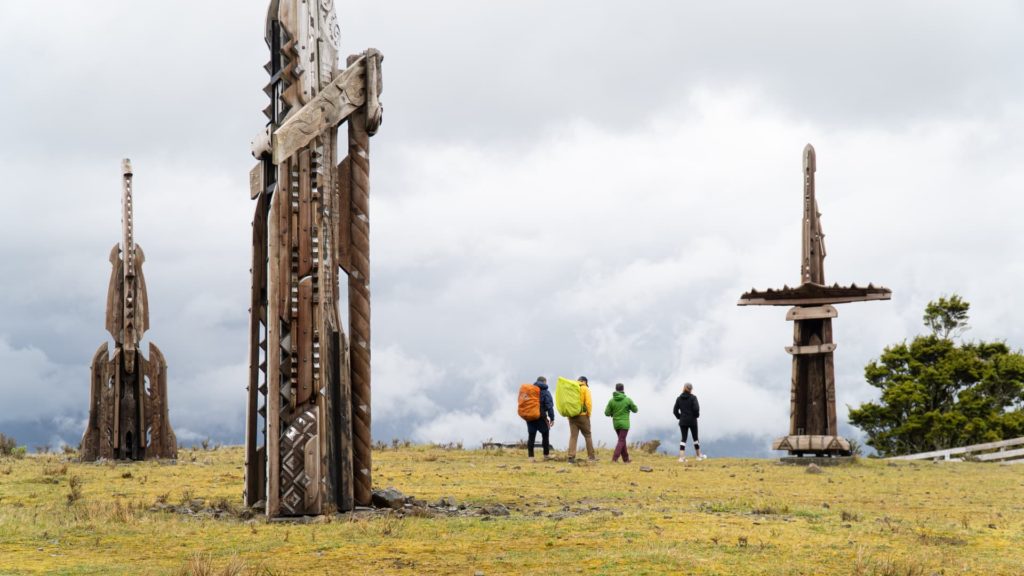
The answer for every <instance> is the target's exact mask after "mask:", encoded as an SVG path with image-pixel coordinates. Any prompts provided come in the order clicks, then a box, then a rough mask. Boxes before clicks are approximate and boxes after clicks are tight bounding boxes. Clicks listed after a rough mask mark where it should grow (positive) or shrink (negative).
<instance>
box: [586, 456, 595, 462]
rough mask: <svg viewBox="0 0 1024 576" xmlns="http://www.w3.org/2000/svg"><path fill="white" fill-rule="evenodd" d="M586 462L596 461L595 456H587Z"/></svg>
mask: <svg viewBox="0 0 1024 576" xmlns="http://www.w3.org/2000/svg"><path fill="white" fill-rule="evenodd" d="M587 462H597V458H593V457H591V458H587Z"/></svg>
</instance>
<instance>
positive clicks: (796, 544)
mask: <svg viewBox="0 0 1024 576" xmlns="http://www.w3.org/2000/svg"><path fill="white" fill-rule="evenodd" d="M243 456H244V455H243V452H242V450H241V449H239V448H222V449H219V450H213V451H188V450H183V451H182V452H181V460H180V461H179V462H178V463H177V464H166V463H154V462H138V463H128V464H122V463H118V464H111V463H103V464H85V463H65V462H63V460H62V459H63V457H62V456H56V455H47V456H29V457H26V458H24V459H22V460H13V459H6V460H2V461H0V574H43V573H46V574H188V573H196V574H202V573H214V574H221V573H223V574H316V575H322V574H360V575H365V574H474V573H475V572H477V571H480V572H483V573H484V574H487V575H494V574H670V573H671V574H680V573H682V574H722V575H727V574H772V575H776V574H783V575H785V574H792V575H797V574H860V575H871V574H876V575H903V576H915V575H922V576H927V575H930V574H944V575H950V574H1006V575H1016V574H1021V573H1024V545H1022V543H1024V466H1000V465H994V464H981V463H943V464H932V463H909V462H901V463H889V462H884V461H872V460H860V461H858V462H855V463H854V464H851V465H846V466H839V467H827V468H824V469H823V473H821V474H808V473H807V472H806V471H805V469H804V468H803V467H797V466H784V465H779V464H777V463H775V462H774V461H770V460H740V459H727V458H723V459H710V460H705V461H702V462H688V463H678V462H676V461H675V458H673V457H669V456H664V455H651V454H643V453H637V454H634V461H633V463H632V464H629V465H623V464H613V463H611V462H610V461H608V460H609V457H610V454H609V453H608V451H606V450H604V451H600V452H599V456H600V458H601V461H600V462H599V463H597V464H595V465H589V466H586V465H577V466H573V465H570V464H567V463H566V462H564V461H554V462H538V463H536V464H531V463H528V462H527V460H526V458H525V454H524V453H523V452H522V451H519V450H509V449H506V450H499V451H484V450H465V451H463V450H451V449H449V450H446V449H442V448H437V447H422V446H413V447H402V446H399V447H398V448H397V449H394V448H388V449H386V450H375V451H374V453H373V457H374V482H375V484H376V485H377V486H379V487H387V486H393V487H395V488H397V489H399V490H401V491H403V492H404V493H405V494H407V495H410V496H415V497H417V498H420V499H423V500H426V501H428V502H432V501H436V500H438V499H439V498H441V497H444V496H448V497H453V498H454V499H455V500H456V501H458V502H462V503H466V504H468V505H471V506H473V505H490V504H496V503H500V504H504V505H505V506H507V507H508V508H509V509H510V511H511V515H510V516H507V517H496V518H493V519H489V520H484V519H483V517H479V516H470V517H447V516H443V517H435V518H419V517H405V518H399V517H397V516H378V517H373V518H367V517H361V518H351V517H347V516H344V515H342V516H329V517H322V518H320V519H318V520H317V521H315V522H312V523H308V524H292V523H268V522H266V520H264V519H263V518H262V517H257V518H255V519H252V520H242V519H240V518H239V517H238V516H237V515H227V516H225V517H222V518H212V517H193V516H188V515H184V514H178V513H173V512H158V511H150V509H151V508H152V507H153V506H154V504H155V503H157V502H158V501H160V500H163V499H166V501H167V502H168V503H171V504H177V503H178V502H181V501H183V500H194V499H203V500H205V501H206V502H207V503H215V502H216V503H218V506H219V507H221V508H224V507H236V508H241V506H242V501H241V500H242V499H241V491H242V479H243V471H242V462H243ZM641 466H647V467H651V468H653V471H651V472H643V471H641V470H640V467H641ZM72 477H75V478H78V479H80V482H81V486H80V492H81V494H80V496H79V497H78V498H77V499H76V500H74V501H73V502H70V503H69V497H68V496H69V494H70V492H71V488H70V482H71V480H70V479H71V478H72ZM210 569H212V570H213V572H207V571H208V570H210Z"/></svg>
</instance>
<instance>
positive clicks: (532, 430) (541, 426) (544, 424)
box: [526, 416, 551, 458]
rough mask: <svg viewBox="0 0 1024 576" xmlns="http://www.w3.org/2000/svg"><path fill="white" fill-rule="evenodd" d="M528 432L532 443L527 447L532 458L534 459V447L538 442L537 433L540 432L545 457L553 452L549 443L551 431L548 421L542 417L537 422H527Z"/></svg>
mask: <svg viewBox="0 0 1024 576" xmlns="http://www.w3.org/2000/svg"><path fill="white" fill-rule="evenodd" d="M526 430H527V432H529V434H530V441H529V443H528V444H527V445H526V451H527V453H528V454H529V455H530V458H533V446H534V443H535V442H536V441H537V432H540V439H541V442H543V444H542V445H543V446H544V455H545V456H547V455H548V453H550V451H551V444H549V443H548V433H549V432H550V430H551V429H550V428H548V421H547V419H546V418H544V417H543V416H541V417H540V418H538V419H536V420H533V421H530V422H527V423H526Z"/></svg>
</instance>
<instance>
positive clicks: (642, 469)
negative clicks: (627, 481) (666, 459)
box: [640, 466, 654, 472]
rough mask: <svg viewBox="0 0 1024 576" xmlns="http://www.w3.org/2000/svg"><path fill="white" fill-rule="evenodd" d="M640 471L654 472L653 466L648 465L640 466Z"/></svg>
mask: <svg viewBox="0 0 1024 576" xmlns="http://www.w3.org/2000/svg"><path fill="white" fill-rule="evenodd" d="M640 471H641V472H654V468H651V467H650V466H641V467H640Z"/></svg>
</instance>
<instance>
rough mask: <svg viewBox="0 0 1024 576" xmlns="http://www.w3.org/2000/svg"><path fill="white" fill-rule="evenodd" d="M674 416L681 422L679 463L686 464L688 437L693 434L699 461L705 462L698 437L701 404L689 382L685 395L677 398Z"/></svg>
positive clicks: (685, 387)
mask: <svg viewBox="0 0 1024 576" xmlns="http://www.w3.org/2000/svg"><path fill="white" fill-rule="evenodd" d="M672 414H674V415H675V417H676V420H679V433H680V434H681V435H682V439H681V440H680V441H679V461H680V462H686V435H687V432H690V433H692V434H693V448H694V450H696V451H697V460H704V459H705V458H707V455H704V454H701V453H700V438H699V437H698V436H697V418H700V403H698V402H697V397H696V396H694V395H693V384H690V383H689V382H687V383H686V384H685V385H684V386H683V393H682V394H680V395H679V397H678V398H676V405H675V406H674V407H673V408H672Z"/></svg>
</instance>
